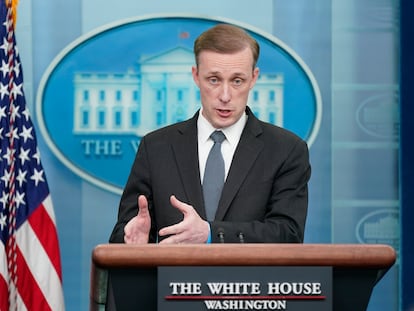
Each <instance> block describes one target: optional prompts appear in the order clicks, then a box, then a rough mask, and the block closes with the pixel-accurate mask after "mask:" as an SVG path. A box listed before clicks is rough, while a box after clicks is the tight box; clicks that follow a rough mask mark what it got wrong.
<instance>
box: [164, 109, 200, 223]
mask: <svg viewBox="0 0 414 311" xmlns="http://www.w3.org/2000/svg"><path fill="white" fill-rule="evenodd" d="M197 117H198V113H196V114H195V116H194V117H193V118H191V119H190V120H188V121H187V122H184V123H182V126H180V127H179V128H178V135H177V136H176V139H175V141H173V142H171V145H172V149H173V152H174V156H175V159H176V162H177V167H178V171H179V172H180V177H181V180H182V182H183V185H184V191H185V193H186V195H187V198H188V200H189V202H186V203H188V204H191V205H192V206H193V207H194V208H195V209H196V210H197V212H198V213H199V215H200V216H204V215H205V210H204V201H203V193H202V188H201V182H200V169H199V163H198V140H197ZM178 199H180V198H178Z"/></svg>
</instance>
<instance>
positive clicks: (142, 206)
mask: <svg viewBox="0 0 414 311" xmlns="http://www.w3.org/2000/svg"><path fill="white" fill-rule="evenodd" d="M146 212H148V201H147V198H146V197H145V195H140V196H139V197H138V214H140V213H146Z"/></svg>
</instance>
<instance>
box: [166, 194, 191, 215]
mask: <svg viewBox="0 0 414 311" xmlns="http://www.w3.org/2000/svg"><path fill="white" fill-rule="evenodd" d="M170 203H171V205H172V206H174V207H175V208H177V209H178V210H179V211H180V212H181V213H183V214H184V215H185V214H187V213H188V212H189V208H190V205H188V204H187V203H184V202H181V201H180V200H178V199H177V198H176V196H175V195H171V196H170Z"/></svg>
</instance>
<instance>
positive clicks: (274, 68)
mask: <svg viewBox="0 0 414 311" xmlns="http://www.w3.org/2000/svg"><path fill="white" fill-rule="evenodd" d="M222 22H225V23H232V24H236V25H238V26H240V27H243V28H244V29H246V30H247V31H248V32H249V33H250V34H251V35H252V36H253V37H255V39H256V40H257V41H258V42H259V44H260V46H261V55H260V59H259V62H258V66H259V68H260V72H261V74H260V77H259V79H258V81H257V83H256V86H255V88H254V89H253V90H252V92H251V96H250V98H249V103H248V105H249V106H250V108H251V109H252V111H253V112H254V113H255V114H256V115H257V116H258V117H259V118H260V119H262V120H264V121H268V122H270V123H273V124H276V125H279V126H282V127H285V128H287V129H289V130H291V131H293V132H295V133H296V134H298V135H299V136H301V137H302V138H303V139H305V140H306V141H307V142H308V144H309V145H312V142H313V141H314V139H315V137H316V135H317V132H318V130H319V125H320V119H321V113H322V109H321V106H322V105H321V96H320V91H319V88H318V85H317V83H316V81H315V79H314V77H313V75H312V73H311V72H310V70H309V68H308V67H307V66H306V64H305V63H304V62H303V61H302V60H301V59H300V57H299V56H298V55H296V53H295V52H294V51H293V50H291V49H290V48H289V47H288V46H287V45H286V44H284V43H283V42H281V41H280V40H278V39H277V38H275V37H273V36H271V35H269V34H266V33H263V32H262V31H260V30H258V29H254V28H253V27H250V26H248V25H242V24H240V23H236V22H234V21H230V20H223V19H221V20H218V19H212V18H206V17H196V16H185V15H180V16H171V15H168V16H147V17H141V18H134V19H128V20H122V21H120V22H118V23H115V24H111V25H107V26H105V27H102V28H99V29H96V30H95V31H92V32H91V33H88V34H86V35H84V36H82V37H80V38H79V39H77V40H76V41H74V42H73V43H72V44H70V45H69V46H68V47H66V48H65V49H64V50H63V51H62V52H61V53H60V54H59V55H58V56H57V57H56V58H55V60H54V61H53V62H52V63H51V64H50V66H49V68H48V69H47V71H46V73H45V75H44V76H43V78H42V81H41V84H40V86H39V91H38V97H37V101H36V111H37V114H36V115H37V118H38V124H39V127H40V130H41V133H42V135H43V136H44V138H45V140H46V143H47V144H48V146H49V147H50V149H51V150H52V151H53V153H54V154H55V155H56V156H57V157H58V158H59V159H60V160H61V161H62V163H63V164H64V165H66V166H67V167H68V168H69V169H71V170H72V171H73V172H75V173H76V174H78V175H79V176H80V177H81V178H83V179H85V180H87V181H89V182H91V183H93V184H95V185H97V186H99V187H101V188H103V189H106V190H108V191H112V192H114V193H121V192H122V188H123V186H124V184H125V182H126V179H127V177H128V174H129V170H130V167H131V165H132V162H133V159H134V157H135V153H136V150H137V148H138V145H139V142H140V139H141V138H142V136H143V135H145V134H146V133H148V132H149V131H152V130H154V129H157V128H159V127H162V126H166V125H168V124H172V123H175V122H178V121H182V120H185V119H187V118H189V117H191V116H192V115H193V114H194V113H195V112H196V111H197V109H199V107H200V95H199V91H198V89H197V87H196V85H195V83H194V82H193V81H192V76H191V66H192V65H193V64H194V56H193V53H192V46H193V42H194V40H195V38H196V37H197V36H198V35H199V34H200V33H202V32H203V31H205V30H206V29H208V28H210V27H211V26H213V25H214V24H217V23H222Z"/></svg>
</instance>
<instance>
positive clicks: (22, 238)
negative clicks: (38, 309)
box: [17, 222, 63, 310]
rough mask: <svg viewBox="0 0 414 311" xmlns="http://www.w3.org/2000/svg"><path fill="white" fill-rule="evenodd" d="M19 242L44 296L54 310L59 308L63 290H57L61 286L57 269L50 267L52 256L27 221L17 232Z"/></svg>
mask: <svg viewBox="0 0 414 311" xmlns="http://www.w3.org/2000/svg"><path fill="white" fill-rule="evenodd" d="M17 244H18V245H19V247H20V249H21V251H22V255H23V257H24V258H25V259H26V265H27V267H28V268H29V269H30V271H31V273H32V276H33V278H34V279H35V282H36V284H37V286H38V287H39V290H40V291H41V292H42V293H43V294H42V296H44V297H45V298H46V299H47V302H48V303H49V304H50V306H51V307H52V310H55V309H58V308H59V306H60V305H61V304H62V303H63V296H62V295H61V290H58V291H57V290H56V289H58V288H56V287H59V286H60V278H59V275H58V274H57V272H56V270H54V269H50V266H51V262H50V258H49V256H48V254H47V253H46V251H45V249H44V248H43V247H42V245H41V242H40V241H39V240H38V239H37V236H36V234H35V232H34V231H33V229H32V227H31V226H30V225H29V224H28V223H27V222H26V223H24V224H23V225H22V226H21V228H20V229H19V230H18V232H17ZM19 292H20V290H19Z"/></svg>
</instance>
